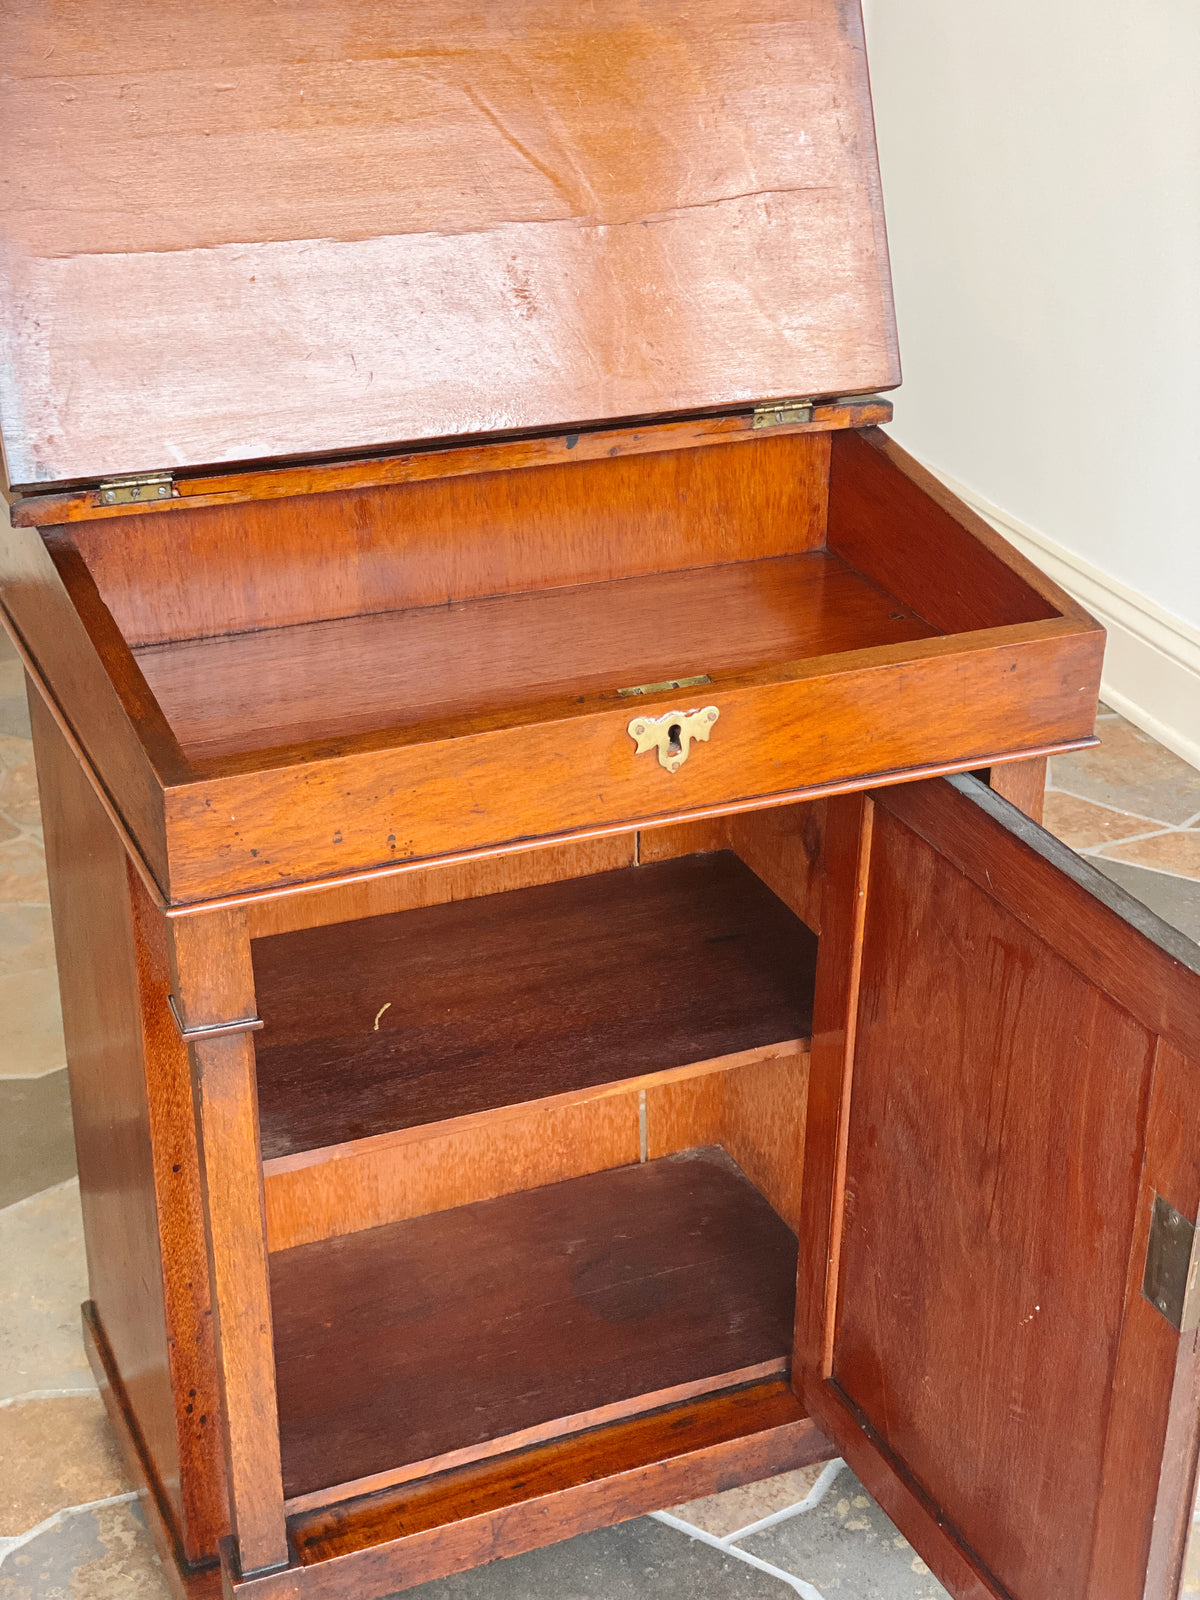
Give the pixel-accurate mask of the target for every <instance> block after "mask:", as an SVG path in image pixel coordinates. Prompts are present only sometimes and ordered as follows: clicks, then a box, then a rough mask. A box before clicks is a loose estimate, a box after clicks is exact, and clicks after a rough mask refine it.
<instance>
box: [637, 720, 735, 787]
mask: <svg viewBox="0 0 1200 1600" xmlns="http://www.w3.org/2000/svg"><path fill="white" fill-rule="evenodd" d="M720 715H721V713H720V712H719V711H718V710H717V708H716V706H702V707H701V708H700V710H699V711H667V712H665V713H664V714H663V715H662V716H661V717H634V719H633V721H632V722H631V723H630V724H629V736H630V738H631V739H632V740H633V741H634V743H635V744H636V745H637V754H638V755H639V756H644V755H645V754H646V752H647V751H648V750H657V751H658V764H659V766H660V767H662V768H664V769H665V770H666V771H667V772H678V771H679V769H680V767H681V766H682V765H683V763H684V762H685V761H686V760H687V758H688V755H689V754H690V752H691V748H692V741H693V740H695V739H703V740H704V742H705V743H706V744H707V742H708V738H709V735H710V734H711V733H712V730H713V723H714V722H716V720H717V718H718V717H719V716H720Z"/></svg>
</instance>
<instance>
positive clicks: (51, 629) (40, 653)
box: [0, 516, 168, 885]
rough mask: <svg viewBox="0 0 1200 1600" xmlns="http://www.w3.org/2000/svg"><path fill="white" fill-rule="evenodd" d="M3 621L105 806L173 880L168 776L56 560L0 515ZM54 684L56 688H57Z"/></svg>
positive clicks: (153, 871) (162, 875)
mask: <svg viewBox="0 0 1200 1600" xmlns="http://www.w3.org/2000/svg"><path fill="white" fill-rule="evenodd" d="M0 619H2V621H3V624H4V626H6V627H7V629H8V630H9V632H10V633H11V634H12V635H13V637H14V639H16V641H17V642H18V647H19V648H20V649H21V652H22V654H23V656H24V657H25V658H26V661H27V665H28V666H30V667H32V668H33V670H34V672H35V673H36V675H37V681H38V682H39V683H40V684H41V685H43V686H44V688H45V693H46V695H47V697H48V698H49V699H50V700H51V701H52V702H53V705H54V710H55V713H56V720H61V722H62V724H63V725H64V726H65V727H67V728H69V729H70V730H71V734H72V736H73V737H75V738H76V739H77V740H78V741H79V744H80V746H81V748H82V750H83V751H84V752H85V754H86V755H87V757H88V760H89V762H90V763H91V764H92V767H93V769H94V772H95V777H96V784H95V786H96V787H98V788H99V790H100V792H101V793H102V794H103V795H104V797H105V802H106V804H107V805H108V806H109V807H111V808H112V810H113V813H114V815H115V816H116V817H117V818H118V819H119V820H120V823H121V825H122V826H123V827H125V828H126V829H128V831H129V834H130V835H131V837H132V838H133V840H134V841H135V842H136V845H137V849H138V852H139V854H140V856H141V858H142V859H143V861H144V862H145V863H146V870H147V874H148V876H149V877H150V881H151V882H152V883H155V884H157V885H165V884H166V882H167V877H168V872H167V847H166V833H165V819H164V801H163V791H162V776H161V775H160V774H159V773H157V772H156V771H155V769H154V766H153V763H152V761H151V760H150V758H149V755H148V753H147V751H146V749H145V747H144V745H143V744H142V742H141V739H140V737H139V735H138V731H137V729H136V728H135V727H134V725H133V722H132V721H131V719H130V716H129V712H128V710H127V709H126V707H125V706H124V705H123V704H122V702H121V698H120V695H119V694H118V692H117V690H116V688H115V687H114V685H113V683H112V680H111V679H110V678H109V677H108V674H107V673H106V672H105V670H104V666H103V664H102V663H101V661H100V659H99V657H98V655H97V653H96V649H95V646H94V645H93V644H92V642H91V640H90V639H89V638H88V635H87V631H86V629H85V627H84V625H83V622H82V621H81V619H80V616H79V613H78V612H77V611H76V609H75V607H74V605H73V603H72V601H71V599H70V597H69V596H68V594H67V591H66V589H65V588H64V586H63V582H62V579H61V577H60V576H59V574H58V573H57V572H56V570H55V567H54V563H53V561H52V560H51V559H50V555H49V553H48V551H47V549H46V547H45V545H44V544H43V542H42V539H41V537H40V536H39V535H38V534H37V533H35V532H34V531H33V530H32V529H24V530H18V529H15V528H8V527H6V526H5V525H4V518H3V517H2V516H0ZM51 683H52V685H53V686H52V687H51Z"/></svg>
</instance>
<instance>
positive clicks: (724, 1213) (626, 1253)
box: [271, 1148, 796, 1507]
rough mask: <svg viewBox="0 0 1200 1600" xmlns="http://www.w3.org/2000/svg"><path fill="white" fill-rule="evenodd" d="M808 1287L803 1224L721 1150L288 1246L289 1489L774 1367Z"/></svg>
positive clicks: (538, 1430)
mask: <svg viewBox="0 0 1200 1600" xmlns="http://www.w3.org/2000/svg"><path fill="white" fill-rule="evenodd" d="M795 1282H796V1239H795V1235H794V1234H793V1233H792V1232H791V1231H790V1229H789V1228H788V1227H787V1226H786V1224H785V1223H784V1222H782V1221H781V1220H780V1218H779V1217H778V1216H777V1215H776V1214H775V1212H774V1211H772V1209H771V1207H770V1206H769V1205H768V1204H767V1202H766V1201H765V1200H764V1199H763V1197H762V1196H761V1195H760V1194H759V1193H758V1191H757V1190H756V1189H755V1188H754V1187H753V1185H752V1184H751V1183H750V1182H749V1181H748V1179H746V1178H745V1177H744V1176H743V1174H742V1173H741V1171H740V1170H739V1169H738V1168H737V1167H736V1166H735V1165H734V1163H733V1162H732V1161H730V1160H729V1158H728V1157H727V1156H726V1155H725V1154H724V1152H723V1151H721V1150H718V1149H711V1148H710V1149H707V1150H702V1151H687V1152H684V1153H683V1154H682V1155H676V1156H668V1157H664V1158H662V1159H661V1160H658V1161H650V1162H646V1163H643V1164H639V1165H636V1166H631V1167H622V1168H619V1169H617V1170H616V1171H611V1172H601V1173H595V1174H592V1175H590V1176H588V1177H583V1178H574V1179H571V1180H569V1181H567V1182H565V1183H558V1184H550V1185H548V1186H546V1187H545V1188H542V1189H530V1190H526V1191H524V1192H523V1193H520V1194H514V1195H506V1196H504V1197H503V1198H501V1199H498V1200H486V1201H481V1202H478V1203H476V1204H474V1205H468V1206H459V1207H456V1208H455V1209H454V1210H451V1211H441V1212H436V1213H434V1214H433V1215H430V1216H426V1217H417V1218H414V1219H411V1220H409V1221H406V1222H398V1223H390V1224H388V1225H386V1226H384V1227H379V1228H371V1229H367V1230H365V1231H363V1232H360V1233H355V1234H350V1235H346V1236H344V1237H342V1238H338V1239H331V1240H323V1241H322V1242H320V1243H318V1244H309V1245H299V1246H297V1247H296V1248H294V1249H292V1250H285V1251H281V1252H279V1253H277V1254H275V1255H274V1256H272V1258H271V1289H272V1302H273V1313H274V1325H275V1351H276V1360H277V1364H278V1385H279V1421H280V1441H281V1446H282V1453H283V1471H284V1489H285V1493H286V1495H287V1496H288V1499H289V1502H291V1504H292V1505H293V1507H297V1506H298V1505H304V1504H309V1505H311V1504H314V1503H318V1502H319V1501H320V1499H321V1498H322V1496H321V1491H322V1490H326V1489H331V1488H338V1497H339V1498H340V1497H342V1495H344V1494H345V1493H346V1492H347V1491H346V1490H345V1489H343V1488H340V1487H338V1486H343V1485H356V1486H359V1487H360V1489H361V1487H364V1486H367V1487H372V1488H374V1487H381V1486H382V1485H383V1484H385V1483H387V1482H396V1481H400V1480H402V1479H403V1478H405V1477H407V1476H411V1475H412V1474H411V1469H412V1467H413V1466H414V1465H419V1466H422V1467H424V1466H425V1464H429V1467H428V1470H432V1469H433V1467H434V1466H436V1465H441V1466H450V1465H455V1464H457V1463H458V1462H460V1461H462V1460H469V1459H471V1458H472V1457H473V1456H474V1457H476V1458H477V1457H479V1456H481V1455H486V1454H490V1453H496V1452H498V1451H502V1450H506V1449H512V1448H514V1447H516V1446H518V1445H521V1444H525V1443H528V1442H530V1441H531V1440H533V1439H536V1438H538V1437H547V1436H548V1435H549V1434H550V1433H551V1432H555V1431H556V1432H559V1433H566V1432H569V1431H571V1429H572V1428H574V1429H579V1428H586V1427H590V1426H594V1425H595V1423H596V1422H600V1421H605V1420H608V1419H610V1418H611V1417H613V1416H616V1415H620V1414H622V1412H625V1413H626V1414H628V1412H630V1411H633V1410H635V1409H641V1410H646V1409H649V1408H650V1407H651V1406H654V1405H662V1404H664V1403H667V1402H669V1401H671V1400H673V1399H680V1398H685V1397H686V1396H687V1395H688V1394H699V1393H704V1392H705V1391H706V1390H711V1389H715V1388H718V1387H723V1386H727V1385H732V1384H735V1383H738V1382H745V1381H747V1380H748V1379H750V1378H752V1377H763V1376H766V1375H767V1374H768V1373H770V1372H772V1371H773V1372H782V1371H784V1370H785V1369H786V1363H787V1355H788V1350H789V1346H790V1342H791V1327H792V1316H793V1308H794V1300H795ZM639 1400H640V1402H641V1403H640V1405H638V1402H639ZM555 1425H557V1426H555ZM406 1467H408V1468H409V1469H410V1471H409V1472H405V1470H404V1469H405V1468H406Z"/></svg>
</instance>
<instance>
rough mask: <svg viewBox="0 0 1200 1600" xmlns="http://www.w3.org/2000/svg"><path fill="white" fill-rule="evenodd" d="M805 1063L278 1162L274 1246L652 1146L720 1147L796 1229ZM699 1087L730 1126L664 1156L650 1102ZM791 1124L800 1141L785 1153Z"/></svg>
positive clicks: (685, 1077)
mask: <svg viewBox="0 0 1200 1600" xmlns="http://www.w3.org/2000/svg"><path fill="white" fill-rule="evenodd" d="M807 1055H808V1046H807V1041H806V1040H801V1039H791V1040H784V1041H781V1042H780V1043H779V1044H775V1045H768V1046H766V1047H765V1048H764V1049H761V1050H743V1051H740V1052H738V1053H737V1054H735V1055H729V1056H720V1057H718V1058H716V1059H715V1060H712V1061H696V1062H690V1063H688V1065H686V1066H682V1067H673V1068H669V1069H668V1070H667V1071H665V1072H655V1073H649V1074H647V1075H646V1076H644V1077H637V1078H626V1079H623V1080H622V1081H621V1082H619V1083H609V1084H600V1085H597V1086H595V1087H592V1088H586V1089H577V1090H572V1091H570V1092H568V1093H565V1094H556V1095H551V1096H548V1097H547V1098H545V1099H541V1100H534V1101H526V1102H525V1103H524V1104H521V1105H515V1106H500V1107H498V1108H497V1109H495V1110H492V1111H476V1112H472V1113H471V1114H470V1115H468V1116H462V1117H454V1118H451V1119H449V1120H447V1121H444V1122H435V1123H432V1124H430V1123H426V1124H424V1125H423V1126H421V1127H418V1128H406V1129H402V1130H401V1131H399V1132H394V1133H381V1134H376V1135H375V1136H374V1137H373V1138H367V1139H357V1140H354V1141H352V1142H351V1143H349V1144H341V1145H334V1146H324V1147H322V1148H321V1149H318V1150H306V1151H301V1152H299V1153H297V1154H295V1155H290V1156H277V1157H276V1158H274V1159H273V1160H269V1161H265V1162H264V1163H263V1179H264V1183H263V1188H264V1196H265V1206H266V1219H267V1241H268V1244H269V1245H270V1248H271V1249H272V1250H287V1249H290V1248H291V1247H292V1246H293V1245H298V1244H311V1243H313V1242H314V1241H315V1240H318V1239H331V1238H334V1237H336V1236H337V1235H338V1234H343V1233H354V1232H356V1231H357V1230H358V1229H360V1228H374V1227H378V1226H379V1225H380V1224H381V1223H385V1222H399V1221H402V1220H403V1219H405V1218H407V1217H421V1216H426V1215H427V1214H428V1213H429V1212H431V1211H442V1210H445V1209H446V1208H447V1207H450V1206H460V1205H468V1204H470V1203H471V1202H472V1201H475V1200H492V1199H495V1198H496V1197H497V1196H498V1195H504V1194H513V1193H515V1192H516V1191H517V1190H519V1189H533V1188H537V1187H538V1186H540V1185H541V1184H546V1183H559V1182H561V1181H562V1180H563V1179H564V1178H577V1177H582V1176H583V1175H584V1174H585V1173H589V1172H601V1171H604V1170H605V1169H606V1168H608V1167H622V1166H628V1165H629V1164H630V1163H631V1162H634V1161H637V1160H638V1159H639V1156H640V1154H641V1153H642V1148H643V1145H644V1144H645V1145H646V1146H647V1147H648V1148H649V1150H650V1153H651V1154H653V1155H664V1154H667V1153H668V1152H672V1151H676V1150H684V1149H688V1148H690V1147H691V1146H693V1145H699V1144H720V1145H723V1146H724V1147H725V1149H727V1150H728V1151H729V1153H730V1154H731V1155H732V1156H733V1157H734V1159H735V1160H736V1161H737V1162H738V1165H739V1166H741V1167H742V1168H743V1170H745V1171H746V1174H747V1176H748V1177H750V1179H751V1181H752V1182H753V1183H754V1184H755V1185H756V1186H757V1187H758V1188H759V1189H761V1190H762V1192H763V1193H764V1194H765V1195H766V1197H767V1199H768V1200H770V1202H771V1204H772V1205H773V1206H774V1207H775V1209H776V1211H778V1212H779V1214H780V1215H781V1216H782V1217H783V1218H784V1220H785V1221H786V1222H787V1223H788V1225H789V1226H790V1227H792V1228H793V1229H794V1228H795V1226H796V1223H795V1213H796V1209H797V1206H798V1194H797V1195H795V1196H794V1198H795V1202H796V1203H795V1204H793V1203H792V1202H793V1190H794V1189H795V1186H796V1184H797V1183H798V1181H799V1171H800V1166H801V1164H802V1161H803V1131H802V1130H803V1098H804V1083H805V1079H804V1074H805V1072H806V1071H807ZM700 1079H705V1080H717V1079H720V1080H722V1082H723V1084H724V1087H723V1088H722V1089H720V1090H719V1091H717V1092H716V1094H715V1095H712V1096H710V1097H709V1098H710V1099H711V1100H712V1101H713V1102H714V1103H715V1104H717V1105H719V1106H720V1107H721V1108H722V1114H721V1115H720V1116H719V1117H718V1120H717V1121H716V1122H715V1123H712V1125H711V1128H710V1124H709V1122H708V1121H705V1122H704V1124H703V1130H704V1131H703V1132H697V1133H696V1135H695V1136H694V1137H693V1136H692V1135H691V1134H690V1133H687V1134H686V1136H684V1137H679V1138H676V1139H675V1140H674V1142H668V1143H665V1144H662V1145H661V1146H660V1145H659V1144H658V1143H657V1142H656V1130H657V1126H658V1120H659V1106H660V1103H661V1102H660V1098H659V1096H658V1094H657V1093H656V1091H658V1090H660V1089H664V1088H671V1087H674V1086H678V1085H682V1084H683V1083H685V1082H695V1081H697V1080H700ZM796 1080H798V1086H796ZM789 1091H791V1093H790V1095H789V1105H788V1107H787V1108H786V1109H784V1108H782V1106H781V1101H782V1099H783V1097H784V1095H785V1094H788V1093H789ZM792 1101H797V1102H798V1104H795V1105H793V1104H792V1103H791V1102H792ZM797 1119H798V1121H799V1125H800V1129H801V1132H800V1135H799V1137H798V1139H791V1138H790V1137H789V1135H790V1133H791V1130H792V1128H793V1127H794V1126H795V1125H796V1121H797Z"/></svg>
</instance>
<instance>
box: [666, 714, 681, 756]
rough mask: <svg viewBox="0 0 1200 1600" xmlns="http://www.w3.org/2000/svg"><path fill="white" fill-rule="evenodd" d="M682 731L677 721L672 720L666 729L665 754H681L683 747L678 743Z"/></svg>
mask: <svg viewBox="0 0 1200 1600" xmlns="http://www.w3.org/2000/svg"><path fill="white" fill-rule="evenodd" d="M682 732H683V729H682V728H681V727H680V725H679V723H678V722H673V723H672V724H671V726H670V727H669V728H668V729H667V754H668V755H669V756H678V755H682V754H683V747H682V745H681V744H680V743H679V735H680V734H681V733H682Z"/></svg>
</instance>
